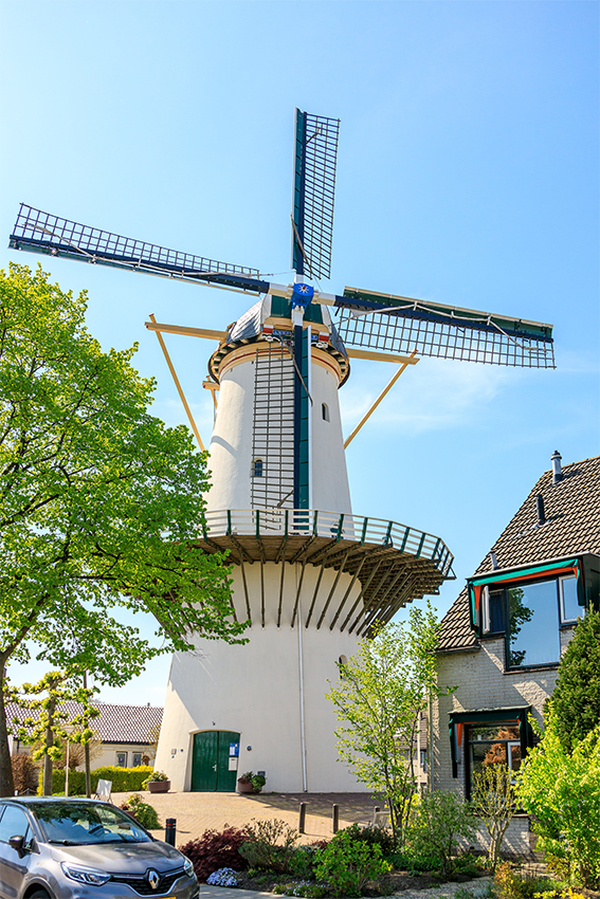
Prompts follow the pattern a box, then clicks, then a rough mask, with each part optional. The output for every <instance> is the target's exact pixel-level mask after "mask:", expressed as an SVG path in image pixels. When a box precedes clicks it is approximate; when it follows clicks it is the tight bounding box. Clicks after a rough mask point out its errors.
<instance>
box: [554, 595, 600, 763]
mask: <svg viewBox="0 0 600 899" xmlns="http://www.w3.org/2000/svg"><path fill="white" fill-rule="evenodd" d="M551 702H552V708H553V709H554V714H555V716H556V720H555V726H556V733H557V734H558V738H559V740H560V742H561V744H562V746H563V747H564V749H566V750H567V751H568V752H571V751H572V750H573V749H574V748H575V746H576V744H577V743H578V742H579V741H580V740H583V738H584V737H585V736H586V734H589V733H590V732H591V731H592V730H593V729H594V728H595V727H596V725H597V724H598V723H600V615H599V614H598V612H596V611H594V610H593V609H590V610H588V611H587V612H586V615H585V618H580V619H579V620H578V622H577V625H576V626H575V633H574V634H573V637H572V639H571V641H570V642H569V645H568V646H567V649H566V651H565V653H564V655H563V656H562V658H561V660H560V664H559V666H558V680H557V682H556V687H555V688H554V692H553V693H552V699H551Z"/></svg>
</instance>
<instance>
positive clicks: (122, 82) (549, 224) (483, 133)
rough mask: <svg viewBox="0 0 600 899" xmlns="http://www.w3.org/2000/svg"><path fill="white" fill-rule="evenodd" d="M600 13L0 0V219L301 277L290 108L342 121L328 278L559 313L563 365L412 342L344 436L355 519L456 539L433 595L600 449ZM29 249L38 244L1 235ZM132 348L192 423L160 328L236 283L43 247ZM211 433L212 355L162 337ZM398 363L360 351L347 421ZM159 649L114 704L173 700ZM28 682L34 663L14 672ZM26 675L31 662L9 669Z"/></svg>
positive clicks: (184, 318) (579, 7)
mask: <svg viewBox="0 0 600 899" xmlns="http://www.w3.org/2000/svg"><path fill="white" fill-rule="evenodd" d="M598 15H599V6H598V4H597V3H596V2H587V0H586V2H579V0H568V2H560V0H558V2H539V0H535V2H518V0H516V2H507V0H503V2H494V0H491V2H437V0H432V2H410V0H409V2H377V0H374V2H360V0H359V2H344V0H340V2H326V0H319V2H316V3H314V2H252V0H250V2H241V3H240V2H194V0H188V2H181V0H169V2H165V0H156V2H143V0H140V2H130V0H123V2H118V3H113V2H96V0H85V2H77V0H73V2H53V0H44V2H28V0H9V2H6V0H5V2H3V4H2V7H1V45H0V57H1V63H0V65H1V69H0V73H1V88H2V100H1V121H2V126H3V128H2V130H3V143H2V150H1V153H2V155H1V159H0V189H1V196H2V208H1V229H0V230H1V231H2V233H3V234H4V238H2V240H1V241H0V242H1V243H2V244H3V245H6V242H7V238H8V235H9V233H10V231H11V228H12V225H13V222H14V219H15V217H16V213H17V210H18V205H19V202H20V201H24V202H26V203H29V204H31V205H33V206H37V207H39V208H41V209H44V210H46V211H49V212H53V213H55V214H57V215H60V216H64V217H65V218H70V219H75V220H77V221H80V222H83V223H86V224H91V225H95V226H96V227H100V228H104V229H107V230H112V231H115V232H117V233H121V234H124V235H127V236H130V237H135V238H140V239H146V240H149V241H151V242H154V243H158V244H162V245H164V246H168V247H173V248H176V249H180V250H187V251H190V252H194V253H198V254H203V255H207V256H212V257H214V258H217V259H222V260H225V261H228V262H235V263H239V264H246V265H251V266H255V267H257V268H259V269H260V270H261V271H262V272H264V273H274V274H275V275H276V277H275V278H274V280H278V281H285V280H286V279H287V277H288V275H289V272H288V271H287V270H288V267H289V265H290V262H289V247H290V226H289V213H290V206H291V174H292V137H293V110H294V107H295V106H298V107H300V108H301V109H305V110H308V111H309V112H313V113H318V114H322V115H328V116H335V117H339V118H340V119H341V136H340V153H339V169H338V183H337V201H336V213H335V231H334V255H333V278H332V280H331V282H329V283H325V284H324V285H323V286H324V288H325V289H330V290H335V291H338V292H341V291H342V290H343V287H344V286H345V285H346V284H348V285H352V286H355V287H362V288H370V289H372V290H376V291H386V292H392V293H401V294H405V295H409V296H416V297H421V298H423V299H429V300H434V301H439V302H442V303H447V304H457V305H461V306H466V307H470V308H474V309H481V310H484V311H488V312H497V313H506V314H509V315H514V316H519V317H523V318H527V319H533V320H537V321H543V322H550V323H552V324H554V327H555V338H556V357H557V363H558V368H557V370H556V371H528V370H512V369H501V368H492V367H486V366H477V365H474V364H469V363H463V364H458V363H452V362H442V361H436V360H428V359H425V358H423V359H422V361H421V362H419V364H418V365H417V366H415V367H414V370H411V371H410V372H407V373H406V374H404V375H403V376H402V378H401V379H400V381H399V382H398V384H397V385H396V387H395V388H394V390H393V392H392V393H391V394H390V395H389V396H388V398H387V399H386V401H385V402H384V403H383V404H382V405H381V406H380V408H379V410H378V411H377V413H376V415H375V416H374V417H373V419H372V420H371V422H370V424H369V425H368V426H367V427H366V428H365V429H364V430H363V431H362V432H361V434H360V435H359V437H357V438H356V439H355V440H354V442H353V443H352V445H351V447H350V448H349V450H348V468H349V475H350V483H351V490H352V499H353V506H354V511H355V513H356V514H359V515H360V514H364V515H369V516H373V517H379V518H392V519H394V520H396V521H399V522H402V523H405V524H410V525H412V526H414V527H417V528H421V529H423V530H426V531H428V532H430V533H434V534H436V535H438V536H441V537H442V538H443V539H444V541H445V542H446V543H447V544H448V546H449V547H450V549H451V550H452V551H453V552H454V554H455V557H456V562H455V571H456V574H457V576H458V580H457V581H456V582H454V583H449V584H447V585H445V586H444V588H443V590H442V593H441V596H440V597H438V598H437V601H436V602H437V606H438V608H439V610H440V612H444V611H445V610H446V609H447V608H448V606H449V605H450V603H451V602H452V600H453V599H454V597H455V596H456V594H457V593H458V591H459V589H460V587H461V585H462V583H463V582H464V578H465V577H467V576H468V575H469V574H470V573H471V572H472V570H473V569H474V568H475V566H476V565H477V564H478V562H479V561H480V559H481V558H482V557H483V556H484V555H485V553H486V552H487V550H488V549H489V547H490V545H491V544H492V542H493V541H494V539H495V537H496V536H497V535H498V533H499V532H500V531H501V530H502V528H503V527H504V525H505V524H506V522H507V521H508V519H509V518H510V517H511V515H512V514H513V513H514V511H515V510H516V508H517V507H518V506H519V505H520V503H521V502H522V500H523V498H524V497H525V495H526V494H527V493H528V492H529V490H530V489H531V487H532V485H533V484H534V483H535V481H536V480H537V478H538V477H539V476H540V474H541V473H542V472H543V471H544V470H546V469H548V468H549V467H550V456H551V454H552V452H553V451H554V450H555V449H558V450H559V451H560V452H561V453H562V456H563V461H564V462H565V463H568V462H572V461H576V460H579V459H583V458H586V457H589V456H592V455H596V454H597V453H598V451H599V439H598V438H599V429H600V414H599V412H600V410H599V405H600V403H599V381H600V379H599V370H598V369H599V364H598V356H599V354H598V349H599V344H600V334H599V301H598V287H599V278H598V274H599V272H598V268H599V267H598V246H599V241H598V237H599V234H598V162H599V153H598V109H599V104H598V99H599V97H598ZM0 255H1V256H2V258H1V260H0V266H2V267H5V266H6V264H7V262H8V260H9V259H17V260H18V261H19V262H22V263H26V264H29V265H35V264H36V262H37V259H36V257H34V256H31V255H29V254H18V253H15V252H9V251H8V250H6V249H2V250H0ZM43 264H44V268H45V269H46V270H48V271H51V273H52V275H53V277H55V279H56V280H57V281H58V282H59V283H60V285H61V286H62V287H63V288H64V289H68V288H70V289H73V290H74V291H79V290H81V289H83V288H87V289H88V290H89V293H90V306H89V316H88V318H89V326H90V329H91V330H92V332H93V333H94V334H95V336H97V337H98V338H99V339H100V341H101V342H102V344H103V346H104V347H105V348H108V347H110V346H116V347H123V346H126V345H130V344H131V343H133V342H134V341H139V344H140V350H139V354H138V356H137V366H138V368H139V369H140V371H141V372H142V373H143V374H144V375H150V374H152V375H155V376H156V378H157V379H158V388H157V392H156V402H155V406H154V412H155V414H157V415H159V416H161V417H163V418H164V419H165V420H166V421H167V422H168V423H170V424H174V423H177V422H181V421H185V418H184V413H183V410H182V409H181V407H180V404H179V401H178V399H177V397H176V393H175V389H174V386H173V384H172V382H171V379H170V376H169V374H168V372H167V370H166V366H165V363H164V360H163V357H162V354H161V352H160V349H159V347H158V344H157V341H156V337H155V335H153V334H151V333H150V332H148V331H147V330H146V329H145V328H144V321H145V320H146V319H147V316H148V314H149V313H151V312H154V313H155V314H156V317H157V319H158V320H159V321H168V322H173V323H176V324H189V325H195V326H198V327H207V328H218V329H221V328H223V327H224V326H226V325H227V324H229V323H230V322H231V321H233V320H235V319H236V318H237V317H238V316H239V314H240V313H241V311H243V309H244V308H245V306H247V305H249V303H247V302H246V300H245V298H244V297H243V296H239V295H236V294H231V293H224V292H222V291H216V290H211V289H206V288H201V287H193V286H188V285H184V284H177V283H168V282H166V281H163V280H161V279H156V278H150V277H146V276H142V275H131V274H128V273H122V272H115V271H113V270H110V269H101V268H94V267H92V266H88V265H82V264H77V263H71V262H67V261H62V260H49V259H48V258H47V257H45V258H44V259H43ZM168 345H169V348H170V351H171V353H172V355H173V358H174V360H175V363H176V366H177V369H178V373H179V374H180V377H181V379H182V382H183V383H184V386H185V390H186V393H187V396H188V399H189V400H190V402H191V404H192V406H193V409H194V413H195V415H196V418H197V421H198V423H199V426H200V429H201V432H202V434H203V435H204V437H205V438H206V439H208V438H209V435H210V423H211V419H212V413H211V400H210V396H209V395H208V392H207V391H203V390H202V389H201V387H200V385H201V381H202V380H203V378H204V376H205V372H206V362H207V358H208V355H209V352H210V350H211V346H210V344H208V343H206V342H204V341H202V342H201V341H194V340H193V339H190V338H175V337H172V338H170V339H168ZM392 373H393V368H392V366H388V365H384V364H378V363H362V364H359V363H356V364H354V365H353V374H352V377H351V379H350V381H349V383H348V384H347V385H346V386H345V387H344V388H343V389H342V391H341V395H340V398H341V404H342V409H343V416H344V423H345V429H346V433H348V432H349V431H350V429H351V428H352V426H353V425H354V424H355V423H356V421H357V420H358V418H359V417H360V415H361V413H362V412H364V411H365V409H366V408H367V407H368V405H369V404H370V402H371V401H372V400H373V399H374V398H375V396H376V395H377V394H378V392H379V391H380V389H381V388H382V387H383V386H384V384H385V383H386V382H387V380H388V379H389V378H390V377H391V374H392ZM167 668H168V664H167V663H166V662H162V663H160V664H157V665H155V666H153V667H152V669H151V670H150V671H149V672H148V674H147V676H146V677H144V678H142V679H140V680H139V681H138V682H136V683H132V684H131V685H130V686H129V687H127V688H125V689H123V690H121V691H118V692H113V691H105V692H104V693H103V696H104V698H106V699H109V698H111V699H113V700H120V701H130V702H146V701H150V702H152V703H153V704H154V703H162V701H163V699H164V691H165V685H166V671H167ZM25 676H27V677H28V678H29V677H31V676H32V671H31V670H28V672H27V674H26V675H25ZM13 677H14V679H15V680H18V679H19V672H17V671H14V672H13Z"/></svg>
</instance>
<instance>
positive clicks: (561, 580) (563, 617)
mask: <svg viewBox="0 0 600 899" xmlns="http://www.w3.org/2000/svg"><path fill="white" fill-rule="evenodd" d="M564 581H575V583H576V584H577V578H576V577H575V575H574V574H567V575H565V576H564V577H559V579H558V597H559V601H558V611H559V615H560V623H561V624H575V622H576V621H577V618H579V615H578V616H577V617H576V618H567V616H566V614H565V596H564V592H563V583H564ZM578 608H579V609H580V615H581V617H582V618H583V616H584V613H585V609H584V607H583V606H579V607H578Z"/></svg>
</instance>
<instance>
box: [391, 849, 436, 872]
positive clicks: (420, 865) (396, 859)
mask: <svg viewBox="0 0 600 899" xmlns="http://www.w3.org/2000/svg"><path fill="white" fill-rule="evenodd" d="M390 861H391V863H392V865H393V866H394V868H397V869H398V870H400V871H408V873H409V874H411V875H413V874H421V873H422V872H423V871H441V869H442V863H441V861H440V857H439V855H438V854H437V853H431V852H424V851H423V850H419V851H417V850H416V849H415V848H414V847H412V846H406V845H405V846H404V848H403V849H401V850H400V851H398V852H394V853H393V855H391V856H390Z"/></svg>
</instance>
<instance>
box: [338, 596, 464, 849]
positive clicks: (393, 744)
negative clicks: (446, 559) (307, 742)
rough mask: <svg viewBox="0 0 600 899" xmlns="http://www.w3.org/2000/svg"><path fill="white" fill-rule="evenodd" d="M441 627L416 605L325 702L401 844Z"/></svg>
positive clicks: (346, 757) (364, 652)
mask: <svg viewBox="0 0 600 899" xmlns="http://www.w3.org/2000/svg"><path fill="white" fill-rule="evenodd" d="M438 635H439V624H438V622H437V619H436V616H435V612H434V610H433V609H432V608H431V606H430V604H429V603H427V606H426V608H425V609H421V608H418V607H417V606H413V607H412V608H411V610H410V613H409V620H408V624H407V625H406V624H388V625H386V627H384V628H382V629H381V630H380V631H379V633H378V634H376V636H375V638H374V639H373V640H363V641H361V643H360V645H359V649H358V652H357V654H356V655H355V656H352V657H351V658H350V659H348V661H347V663H346V664H344V665H340V666H339V668H340V682H339V684H338V685H337V686H332V687H331V690H330V692H329V693H328V696H327V698H328V699H330V700H331V701H332V702H333V704H334V706H335V711H336V714H337V717H338V718H339V719H340V721H341V722H342V724H341V726H340V728H339V729H338V730H337V731H336V736H337V738H338V751H339V754H340V757H341V759H342V760H343V761H345V762H346V763H347V764H348V765H350V766H351V767H352V768H353V769H354V772H355V774H356V776H357V778H358V779H359V780H360V781H361V782H362V783H364V784H365V785H366V786H368V787H369V789H372V790H375V791H377V792H380V793H382V794H384V796H385V799H386V803H387V806H388V808H389V811H390V819H391V824H392V829H393V832H394V837H395V839H396V840H397V842H398V843H402V840H403V837H404V830H405V828H406V825H407V823H408V819H409V816H410V809H411V803H412V798H413V795H414V792H415V789H416V778H415V767H414V744H415V737H416V733H417V728H418V726H419V713H420V712H421V711H422V710H424V709H425V708H426V706H427V702H428V698H429V695H430V693H431V694H432V695H434V696H441V695H446V693H448V692H452V691H451V690H447V691H440V690H438V688H437V685H436V668H435V649H436V646H437V641H438Z"/></svg>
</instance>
